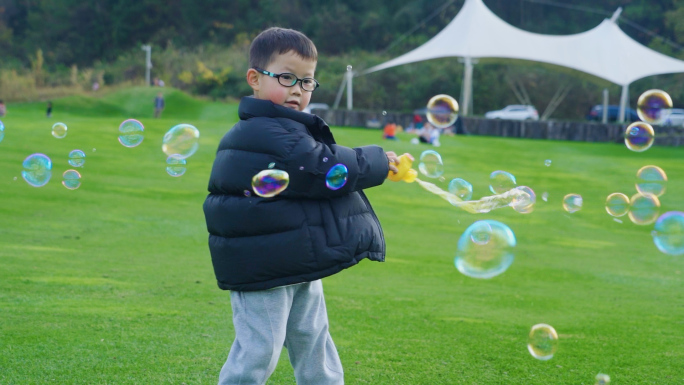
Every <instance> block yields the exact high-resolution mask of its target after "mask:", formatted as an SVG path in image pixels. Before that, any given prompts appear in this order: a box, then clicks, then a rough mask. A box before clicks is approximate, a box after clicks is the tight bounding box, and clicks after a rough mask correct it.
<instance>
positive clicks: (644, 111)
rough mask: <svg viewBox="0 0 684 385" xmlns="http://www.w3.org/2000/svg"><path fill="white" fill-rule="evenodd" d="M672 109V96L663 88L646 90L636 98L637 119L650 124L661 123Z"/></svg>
mask: <svg viewBox="0 0 684 385" xmlns="http://www.w3.org/2000/svg"><path fill="white" fill-rule="evenodd" d="M671 111H672V98H671V97H670V95H669V94H668V93H667V92H665V91H663V90H648V91H646V92H644V93H643V94H641V96H639V99H638V100H637V115H639V119H641V120H643V121H644V122H646V123H650V124H662V123H663V122H664V121H665V119H667V117H668V116H669V115H670V112H671Z"/></svg>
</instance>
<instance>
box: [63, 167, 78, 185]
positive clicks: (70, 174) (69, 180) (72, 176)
mask: <svg viewBox="0 0 684 385" xmlns="http://www.w3.org/2000/svg"><path fill="white" fill-rule="evenodd" d="M62 178H63V179H64V180H62V185H63V186H64V187H66V188H68V189H69V190H76V189H77V188H79V187H81V174H80V173H79V172H78V171H76V170H66V171H64V174H62Z"/></svg>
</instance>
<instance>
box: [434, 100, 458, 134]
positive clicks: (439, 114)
mask: <svg viewBox="0 0 684 385" xmlns="http://www.w3.org/2000/svg"><path fill="white" fill-rule="evenodd" d="M457 118H458V102H457V101H456V99H454V98H452V97H451V96H449V95H444V94H442V95H435V96H433V97H432V98H430V100H429V101H428V104H427V119H428V121H429V122H430V123H431V124H432V125H433V126H435V127H437V128H446V127H449V126H451V125H452V124H454V123H455V122H456V119H457Z"/></svg>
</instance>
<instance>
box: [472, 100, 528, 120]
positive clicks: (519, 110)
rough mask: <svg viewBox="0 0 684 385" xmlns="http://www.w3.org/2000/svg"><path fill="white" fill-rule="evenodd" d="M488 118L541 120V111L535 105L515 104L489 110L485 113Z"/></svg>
mask: <svg viewBox="0 0 684 385" xmlns="http://www.w3.org/2000/svg"><path fill="white" fill-rule="evenodd" d="M485 118H487V119H509V120H539V113H538V112H537V109H536V108H534V106H525V105H522V104H513V105H510V106H506V107H504V108H503V109H501V110H498V111H489V112H487V113H486V114H485Z"/></svg>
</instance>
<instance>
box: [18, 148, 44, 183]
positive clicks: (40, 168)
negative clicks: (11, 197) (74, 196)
mask: <svg viewBox="0 0 684 385" xmlns="http://www.w3.org/2000/svg"><path fill="white" fill-rule="evenodd" d="M22 166H23V167H24V170H23V171H22V172H21V176H22V177H23V178H24V180H25V181H26V183H28V184H29V185H31V186H33V187H43V186H45V185H46V184H47V183H48V182H49V181H50V177H52V161H51V160H50V158H48V156H47V155H45V154H32V155H29V156H28V157H26V159H24V162H23V163H22Z"/></svg>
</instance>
